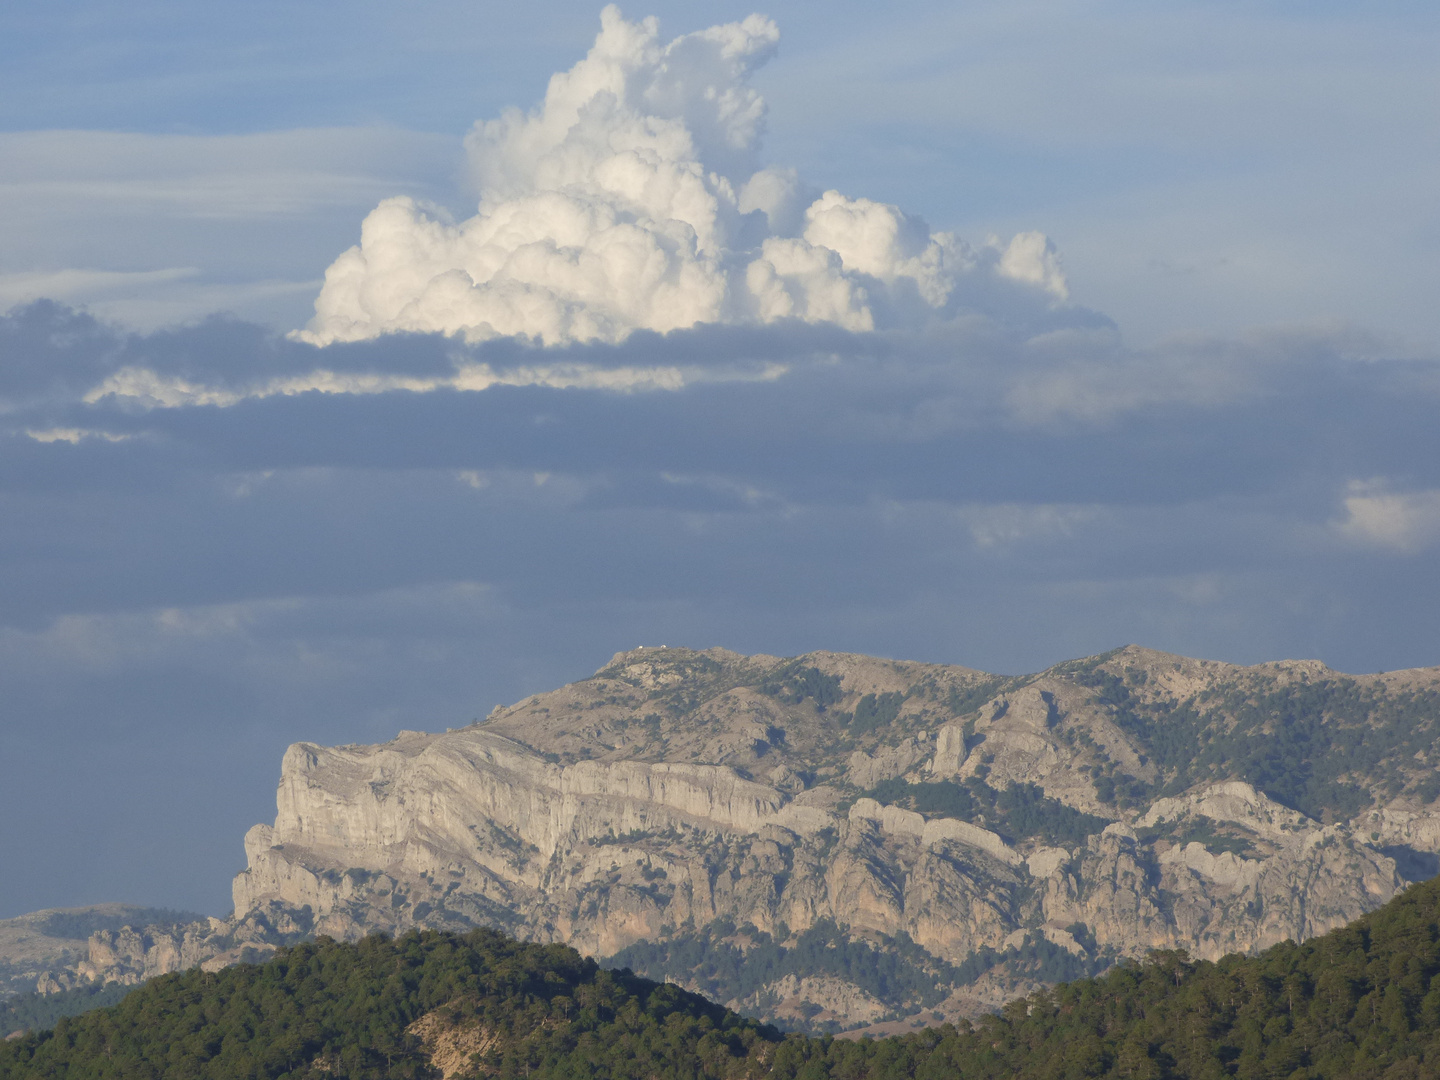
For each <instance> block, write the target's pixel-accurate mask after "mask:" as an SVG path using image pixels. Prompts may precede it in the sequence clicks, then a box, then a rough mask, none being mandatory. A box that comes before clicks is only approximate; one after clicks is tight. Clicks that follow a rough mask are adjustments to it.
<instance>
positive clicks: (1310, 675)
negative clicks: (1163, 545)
mask: <svg viewBox="0 0 1440 1080" xmlns="http://www.w3.org/2000/svg"><path fill="white" fill-rule="evenodd" d="M1437 736H1440V671H1437V670H1436V669H1424V670H1415V671H1405V672H1392V673H1387V674H1381V675H1367V676H1349V675H1343V674H1340V673H1337V672H1333V671H1331V670H1329V669H1327V668H1325V667H1324V666H1323V665H1321V664H1319V663H1317V662H1314V661H1288V662H1278V663H1271V664H1263V665H1258V666H1255V667H1238V666H1233V665H1228V664H1221V663H1215V662H1211V661H1201V660H1191V659H1186V658H1184V657H1178V656H1171V655H1168V654H1164V653H1158V652H1154V651H1152V650H1147V649H1142V648H1138V647H1134V646H1131V647H1128V648H1125V649H1120V650H1117V651H1115V652H1111V653H1107V654H1104V655H1102V656H1097V657H1091V658H1088V659H1085V660H1078V661H1073V662H1069V663H1066V664H1061V665H1059V666H1057V667H1054V668H1051V669H1049V670H1047V671H1045V672H1042V673H1039V674H1036V675H1029V676H1023V677H1013V678H1012V677H1002V676H996V675H989V674H986V673H983V672H979V671H973V670H970V669H966V668H959V667H950V666H943V665H932V664H919V663H907V662H898V661H890V660H879V659H874V658H870V657H863V656H853V655H846V654H837V653H812V654H809V655H806V656H802V657H796V658H789V659H782V658H778V657H769V656H741V655H739V654H736V653H732V652H727V651H725V650H722V649H711V650H706V651H703V652H699V651H692V650H689V649H669V648H646V649H636V650H632V651H630V652H625V653H620V654H617V655H616V656H615V658H614V659H613V660H612V661H611V662H610V663H609V664H607V665H606V666H605V667H604V668H602V669H601V670H600V671H599V672H597V673H596V674H595V675H594V676H593V677H592V678H589V679H586V680H583V681H581V682H578V683H574V684H572V685H570V686H566V687H563V688H561V689H559V690H555V691H552V692H550V693H545V694H537V695H535V696H533V697H530V698H526V699H525V700H523V701H521V702H518V703H517V704H515V705H512V706H510V707H509V708H501V707H497V708H496V710H495V711H494V712H492V713H491V715H490V716H489V717H488V718H487V719H486V720H484V721H483V722H481V723H477V724H474V725H471V726H469V727H466V728H462V729H458V730H452V731H448V732H445V733H439V734H426V733H422V732H402V733H401V734H400V735H399V736H397V738H396V739H394V740H392V741H391V742H390V743H387V744H384V745H381V746H344V747H329V748H327V747H321V746H315V745H311V744H303V743H302V744H297V745H296V746H293V747H291V748H290V749H289V750H288V751H287V753H286V755H285V758H284V761H283V763H282V768H281V780H280V787H279V793H278V800H277V801H278V814H277V817H276V820H275V822H274V824H273V825H257V826H256V827H254V828H253V829H251V830H250V832H249V833H248V834H247V835H246V838H245V849H246V854H247V861H248V866H247V869H246V870H245V871H244V872H242V873H241V874H240V875H239V876H238V877H237V878H236V880H235V884H234V899H235V914H234V916H233V917H232V918H231V920H229V921H228V922H224V923H221V922H220V921H219V920H216V921H215V922H214V924H196V925H195V926H192V927H190V928H187V929H183V930H181V929H172V930H169V931H165V932H163V933H159V934H158V935H157V934H151V935H150V937H151V939H152V942H153V943H152V944H150V945H147V944H146V934H148V933H150V932H149V931H144V932H141V931H135V932H132V933H131V936H130V937H129V938H126V939H124V940H123V941H122V940H121V937H122V936H123V935H117V934H109V935H108V936H107V935H105V934H101V935H97V936H95V937H92V939H91V950H92V953H95V952H96V951H97V950H98V952H99V953H100V954H103V955H100V956H99V957H98V959H99V960H100V961H103V962H98V963H97V962H96V957H95V956H93V955H92V957H91V961H90V963H91V967H90V969H88V970H87V972H86V973H85V975H86V977H90V978H96V977H98V978H99V979H101V980H102V981H103V980H107V979H114V980H122V981H124V980H129V981H135V980H137V979H138V978H140V977H141V976H142V974H143V973H148V972H153V971H154V970H156V969H157V967H161V968H163V965H156V964H155V963H153V962H152V954H153V952H154V950H155V949H156V948H160V949H164V950H167V952H166V955H167V956H174V955H183V956H186V957H188V958H190V962H191V963H194V962H197V961H196V959H195V958H196V957H199V958H201V959H206V960H207V962H208V963H210V964H211V965H212V966H214V965H218V964H220V963H223V962H225V961H227V960H228V959H234V958H236V957H237V956H238V955H241V953H240V952H239V950H243V949H249V950H250V952H249V954H248V955H249V956H251V957H260V956H263V955H265V954H266V952H267V951H268V950H273V948H274V947H275V946H276V944H278V943H281V942H286V941H294V940H299V939H300V938H301V937H303V936H306V935H312V934H326V935H330V936H333V937H336V938H341V939H349V940H354V939H357V938H359V937H362V936H363V935H365V934H366V933H368V932H370V931H372V930H377V929H379V930H385V931H389V932H404V931H406V930H408V929H410V928H411V927H416V926H428V927H436V928H442V929H451V930H463V929H467V928H469V927H472V926H491V927H498V928H502V929H504V930H506V931H508V932H510V933H512V934H515V935H517V936H519V937H522V938H526V939H529V940H533V941H539V942H565V943H568V944H570V945H573V946H574V947H576V948H577V949H579V950H581V951H582V952H585V953H588V954H591V955H594V956H597V957H601V958H605V959H606V960H607V962H609V963H612V964H619V965H626V966H629V967H631V968H633V969H634V970H636V971H638V972H640V973H641V974H644V975H647V976H650V977H654V978H667V979H671V980H674V981H676V982H679V983H681V984H682V985H684V986H686V987H687V988H690V989H693V990H697V991H701V992H704V993H706V994H708V995H710V996H712V997H714V998H716V999H718V1000H720V1001H723V1002H725V1003H726V1004H727V1005H728V1006H730V1007H731V1008H734V1009H737V1010H739V1011H743V1012H745V1013H746V1014H748V1015H752V1016H756V1017H759V1018H763V1019H771V1020H775V1021H777V1022H781V1023H784V1024H788V1025H791V1026H803V1027H808V1028H809V1029H811V1030H838V1029H857V1028H865V1029H867V1030H871V1031H877V1032H878V1031H887V1030H896V1029H897V1028H906V1029H908V1028H909V1027H910V1026H912V1025H923V1024H927V1023H936V1022H939V1021H941V1020H944V1019H956V1018H959V1017H962V1016H974V1015H978V1014H980V1013H982V1012H984V1011H986V1010H988V1009H993V1008H996V1007H998V1006H1000V1005H1001V1004H1002V1003H1003V1002H1004V1001H1006V1000H1009V999H1010V998H1012V997H1015V996H1017V995H1019V994H1023V993H1026V992H1029V991H1031V990H1033V989H1035V988H1036V987H1038V986H1040V985H1043V984H1047V983H1054V982H1057V981H1059V980H1063V979H1073V978H1076V977H1079V976H1083V975H1086V974H1090V973H1094V972H1098V971H1101V970H1104V969H1105V968H1107V967H1109V966H1111V965H1112V964H1113V963H1114V962H1115V961H1116V960H1117V959H1119V958H1122V957H1138V956H1143V955H1144V954H1145V953H1147V952H1148V951H1149V950H1151V949H1176V948H1182V949H1185V950H1188V952H1189V953H1190V954H1191V955H1193V956H1196V957H1199V958H1206V959H1215V958H1218V957H1220V956H1222V955H1224V954H1227V953H1231V952H1243V953H1254V952H1257V951H1259V950H1261V949H1264V948H1266V947H1268V946H1270V945H1272V944H1274V943H1276V942H1280V941H1283V940H1286V939H1291V940H1295V941H1305V940H1308V939H1310V938H1314V937H1316V936H1318V935H1320V934H1324V933H1325V932H1327V931H1329V930H1332V929H1334V928H1337V927H1340V926H1343V925H1345V924H1346V923H1349V922H1351V921H1353V920H1355V919H1356V918H1359V917H1360V916H1362V915H1364V914H1365V913H1367V912H1370V911H1373V910H1375V909H1376V908H1378V907H1379V906H1380V905H1382V904H1384V903H1385V902H1386V901H1388V900H1390V899H1391V898H1393V897H1394V896H1396V895H1397V894H1398V893H1399V892H1400V891H1401V890H1402V889H1404V888H1405V887H1406V886H1407V885H1408V884H1409V883H1411V882H1414V881H1418V880H1422V879H1424V878H1426V877H1429V876H1431V875H1432V874H1434V873H1435V872H1436V870H1437V868H1440V805H1437V804H1436V802H1435V800H1436V796H1437V794H1440V772H1437V770H1436V765H1437V753H1440V746H1437ZM187 935H188V936H187ZM207 951H208V953H209V956H208V957H207V955H206V954H207ZM212 957H213V958H216V959H212ZM167 962H168V961H167ZM52 978H53V979H54V980H55V981H56V983H57V984H58V985H66V980H67V979H68V980H69V983H70V984H72V985H73V984H78V983H79V982H82V981H83V977H82V976H81V975H80V974H79V973H74V974H69V975H67V974H66V973H64V972H60V973H56V974H55V975H53V976H52Z"/></svg>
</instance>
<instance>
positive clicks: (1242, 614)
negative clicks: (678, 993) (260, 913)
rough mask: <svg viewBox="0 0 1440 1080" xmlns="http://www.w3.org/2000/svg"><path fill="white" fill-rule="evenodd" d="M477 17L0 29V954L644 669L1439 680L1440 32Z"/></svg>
mask: <svg viewBox="0 0 1440 1080" xmlns="http://www.w3.org/2000/svg"><path fill="white" fill-rule="evenodd" d="M516 8H517V6H516V5H500V4H490V3H483V2H471V3H460V2H458V0H457V2H451V0H434V2H431V0H406V2H402V3H389V4H380V3H365V2H356V3H331V4H323V5H319V4H317V5H294V4H279V3H270V2H264V0H262V2H254V3H247V4H244V5H220V6H217V5H193V4H181V3H178V2H167V0H154V2H145V0H140V2H137V3H135V4H130V5H125V6H124V7H123V8H121V7H117V6H115V5H102V4H100V3H98V2H95V0H73V2H52V3H47V4H44V5H41V4H39V3H36V2H32V0H19V2H17V3H13V4H10V5H7V6H6V8H5V11H4V12H3V13H0V192H3V194H4V197H3V198H0V500H3V502H0V506H3V513H0V680H3V686H4V688H5V693H4V696H3V702H4V704H3V711H0V819H3V820H4V821H5V822H6V823H7V826H8V827H7V828H5V829H4V830H0V866H3V867H4V868H5V869H4V871H3V873H0V917H7V916H11V915H15V914H19V913H21V912H24V911H29V910H34V909H38V908H42V907H50V906H67V905H77V904H84V903H94V902H101V901H108V900H125V901H131V902H136V903H144V904H152V905H162V906H170V907H176V908H185V909H190V910H196V911H202V912H205V913H210V914H217V915H224V914H225V913H227V912H228V910H229V879H230V877H231V875H233V874H234V873H235V872H236V871H238V870H239V869H241V868H242V866H243V852H242V849H241V844H240V840H241V837H242V835H243V833H244V831H245V829H246V828H248V827H249V826H250V825H252V824H254V823H256V822H260V821H268V820H270V819H272V818H273V815H274V790H275V782H276V779H277V777H278V769H279V762H280V757H281V754H282V753H283V751H284V748H285V747H286V746H287V745H288V744H290V743H291V742H294V741H298V740H309V741H316V742H321V743H349V742H378V741H385V740H387V739H389V738H391V737H392V736H393V735H394V734H395V733H396V732H397V731H399V730H401V729H420V730H432V731H433V730H443V729H445V728H447V727H456V726H460V725H463V724H466V723H469V722H471V721H472V720H474V719H476V718H479V717H483V716H484V715H485V714H486V713H488V712H489V711H490V709H491V708H492V707H493V706H494V705H495V704H497V703H508V702H512V701H515V700H518V699H519V698H521V697H524V696H526V695H528V694H530V693H534V692H536V691H540V690H544V689H549V688H552V687H555V686H558V685H560V684H562V683H564V682H567V681H571V680H573V679H577V678H582V677H584V676H586V675H587V674H589V673H590V672H592V671H594V670H595V669H596V668H598V667H601V666H602V665H603V664H604V663H605V662H606V661H607V660H608V658H609V657H610V655H611V654H612V653H614V652H615V651H617V650H621V649H627V648H631V647H634V646H636V645H641V644H646V645H656V644H670V645H689V646H694V647H698V648H704V647H708V646H712V645H721V646H725V647H727V648H731V649H736V650H739V651H742V652H766V653H771V654H775V655H795V654H799V653H802V652H806V651H810V650H814V649H835V650H849V651H857V652H865V653H871V654H877V655H884V656H893V657H898V658H907V659H917V660H925V661H935V662H944V663H956V664H964V665H967V666H971V667H976V668H981V669H984V670H988V671H995V672H1001V673H1006V674H1016V673H1023V672H1028V671H1035V670H1039V669H1041V668H1043V667H1046V666H1048V665H1050V664H1053V663H1057V662H1059V661H1061V660H1065V659H1070V658H1073V657H1078V656H1083V655H1089V654H1093V653H1096V652H1099V651H1102V650H1105V649H1109V648H1113V647H1116V646H1119V645H1122V644H1126V643H1129V642H1137V643H1140V644H1144V645H1148V646H1151V647H1154V648H1159V649H1165V650H1169V651H1173V652H1177V653H1183V654H1186V655H1192V656H1203V657H1208V658H1213V659H1220V660H1227V661H1233V662H1238V663H1255V662H1259V661H1264V660H1272V659H1281V658H1288V657H1293V658H1318V659H1321V660H1323V661H1325V662H1326V663H1328V664H1330V665H1331V666H1332V667H1335V668H1337V669H1339V670H1342V671H1351V672H1364V671H1376V670H1393V669H1397V668H1403V667H1411V666H1421V665H1434V664H1440V645H1437V643H1440V616H1437V611H1440V572H1437V569H1440V568H1437V562H1436V555H1437V552H1440V424H1437V423H1436V419H1437V412H1440V303H1437V300H1440V268H1437V260H1436V257H1435V255H1436V250H1437V246H1440V244H1437V241H1440V211H1437V201H1440V200H1437V192H1440V69H1437V67H1436V65H1435V64H1434V60H1433V58H1434V56H1435V55H1436V54H1437V49H1440V12H1437V10H1436V9H1435V7H1434V5H1433V4H1420V3H1399V2H1396V3H1367V4H1343V5H1342V4H1338V3H1303V4H1302V3H1252V4H1246V5H1240V4H1230V3H1219V2H1209V3H1177V4H1171V5H1163V6H1160V7H1157V6H1156V5H1139V4H1127V3H1082V2H1060V0H1056V2H1045V3H1040V2H1037V3H1010V4H1000V3H971V4H964V5H939V4H933V3H918V2H912V3H897V4H892V5H887V6H884V7H883V8H877V7H876V6H875V5H860V4H849V3H837V4H832V5H825V6H823V7H817V6H816V5H806V4H800V3H795V2H793V0H792V2H786V3H775V4H770V5H767V6H764V7H760V8H758V9H757V8H752V7H750V6H748V5H734V4H730V3H718V4H714V5H707V7H706V9H705V11H704V15H703V17H702V16H701V15H699V14H697V12H696V10H695V9H694V7H693V5H676V4H652V5H650V6H648V7H646V8H643V9H642V8H639V7H634V6H626V7H624V8H623V10H622V9H606V10H605V11H604V12H603V13H602V10H601V7H600V5H598V4H588V5H581V4H575V3H568V2H567V3H556V4H550V5H545V6H543V7H541V6H530V7H528V8H525V9H523V10H517V9H516ZM649 16H654V17H655V18H656V21H654V22H647V21H646V19H647V17H649ZM552 76H554V79H553V80H552Z"/></svg>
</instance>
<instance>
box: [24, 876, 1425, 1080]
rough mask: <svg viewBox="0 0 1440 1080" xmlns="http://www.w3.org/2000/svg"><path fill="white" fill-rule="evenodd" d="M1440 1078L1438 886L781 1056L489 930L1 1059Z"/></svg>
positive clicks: (406, 1072) (162, 1069)
mask: <svg viewBox="0 0 1440 1080" xmlns="http://www.w3.org/2000/svg"><path fill="white" fill-rule="evenodd" d="M1437 1073H1440V881H1432V882H1428V883H1426V884H1423V885H1418V886H1415V887H1414V888H1412V889H1410V890H1408V891H1407V892H1405V893H1404V894H1403V895H1401V896H1400V897H1398V898H1396V899H1395V900H1393V901H1392V902H1391V903H1389V904H1388V905H1386V906H1385V907H1384V908H1382V909H1380V910H1378V911H1376V912H1373V913H1372V914H1370V915H1368V916H1366V917H1364V918H1362V919H1360V920H1359V921H1358V922H1356V923H1355V924H1353V925H1351V926H1348V927H1345V928H1343V929H1341V930H1337V931H1334V932H1332V933H1330V934H1327V935H1325V936H1324V937H1321V938H1316V939H1314V940H1312V941H1309V942H1306V943H1305V944H1303V945H1295V944H1292V943H1289V942H1286V943H1283V944H1281V945H1278V946H1275V947H1274V948H1271V949H1269V950H1267V951H1265V952H1264V953H1262V954H1261V955H1259V956H1256V957H1248V958H1247V957H1239V956H1235V957H1227V958H1225V959H1223V960H1221V961H1219V962H1218V963H1209V962H1205V961H1200V962H1191V961H1189V960H1188V959H1187V958H1186V957H1185V956H1184V955H1183V954H1181V953H1178V952H1159V953H1155V954H1152V955H1151V956H1150V957H1149V958H1148V959H1146V960H1144V961H1142V962H1138V963H1137V962H1127V963H1124V964H1122V965H1121V966H1119V967H1117V968H1116V969H1114V970H1112V971H1111V972H1110V973H1109V974H1108V975H1105V976H1103V977H1101V978H1097V979H1082V980H1079V981H1076V982H1072V983H1068V984H1064V985H1061V986H1058V987H1054V988H1052V989H1048V990H1044V991H1041V992H1038V993H1036V994H1033V995H1031V996H1030V997H1029V998H1026V999H1023V1000H1020V1001H1016V1002H1014V1003H1012V1004H1011V1005H1009V1006H1007V1007H1006V1008H1005V1009H1004V1010H1003V1011H1002V1012H1001V1013H1000V1014H999V1015H995V1016H989V1017H985V1018H983V1019H981V1020H980V1021H979V1022H978V1023H976V1024H974V1025H971V1024H968V1023H962V1024H960V1025H959V1026H953V1025H948V1024H947V1025H945V1026H944V1027H940V1028H933V1029H929V1030H926V1031H922V1032H917V1033H914V1034H910V1035H904V1036H899V1037H895V1038H888V1039H875V1040H872V1039H859V1040H853V1041H852V1040H845V1039H835V1038H831V1037H824V1038H811V1037H806V1036H802V1035H788V1036H785V1035H781V1033H779V1032H778V1031H776V1030H775V1029H774V1028H772V1027H767V1026H762V1025H760V1024H758V1023H756V1022H754V1021H751V1020H746V1019H744V1018H742V1017H740V1016H738V1015H736V1014H734V1013H732V1012H729V1011H727V1010H725V1009H723V1008H721V1007H719V1006H717V1005H713V1004H711V1003H710V1002H707V1001H706V1000H705V999H703V998H701V997H698V996H696V995H694V994H689V993H686V992H685V991H682V990H680V989H678V988H676V987H673V986H668V985H659V984H656V983H652V982H648V981H646V980H643V979H640V978H637V977H635V976H633V975H631V974H630V973H629V972H624V971H622V972H613V971H607V970H605V969H602V968H600V967H599V966H598V965H596V964H595V962H594V961H592V960H589V959H586V958H584V957H581V956H580V955H579V954H578V953H576V952H574V951H573V950H571V949H569V948H566V947H563V946H558V945H549V946H539V945H524V944H520V943H518V942H515V941H512V940H510V939H508V938H505V937H503V936H502V935H500V934H497V933H494V932H492V931H486V930H481V931H475V932H473V933H471V934H468V935H465V936H463V937H461V936H456V935H452V934H444V933H438V932H433V931H430V932H423V933H411V934H408V935H406V936H404V937H402V938H400V939H399V940H395V941H392V940H390V939H388V938H385V937H382V936H379V935H376V936H372V937H370V938H367V939H365V940H364V941H361V942H359V943H358V944H354V945H346V944H340V943H336V942H334V941H330V940H322V941H319V942H316V943H313V944H305V945H299V946H296V947H293V948H290V949H286V950H283V951H282V952H281V953H280V954H279V955H278V956H277V957H276V958H275V959H274V960H272V961H270V962H269V963H267V964H264V965H258V966H257V965H237V966H235V967H232V968H229V969H227V970H225V971H221V972H218V973H213V974H212V973H204V972H199V971H193V972H190V973H187V974H184V975H170V976H164V977H162V978H159V979H156V980H154V981H153V982H151V983H150V984H148V985H146V986H145V987H143V988H141V989H140V990H138V991H136V992H135V993H133V994H131V995H130V996H129V997H127V998H126V999H125V1000H124V1001H122V1002H121V1003H120V1004H119V1005H116V1006H114V1007H111V1008H109V1009H104V1010H98V1011H95V1012H92V1013H87V1014H85V1015H84V1016H81V1017H78V1018H74V1019H70V1020H63V1021H61V1022H60V1023H59V1024H58V1025H57V1026H56V1028H55V1030H54V1031H52V1032H44V1033H40V1034H31V1035H27V1036H25V1037H23V1038H20V1039H15V1040H11V1041H9V1042H7V1043H4V1044H0V1078H4V1080H12V1078H13V1080H20V1078H40V1077H47V1078H48V1077H55V1078H60V1077H65V1078H67V1080H88V1078H108V1077H115V1078H126V1080H129V1078H134V1077H154V1078H157V1080H159V1078H167V1080H168V1078H174V1080H208V1078H213V1080H220V1078H231V1077H236V1078H238V1077H247V1078H248V1077H255V1078H280V1077H296V1078H299V1077H354V1078H361V1077H365V1078H370V1077H375V1078H380V1077H395V1078H402V1077H403V1078H420V1077H440V1076H443V1077H463V1076H495V1077H502V1078H506V1080H509V1078H519V1077H522V1076H523V1077H527V1078H533V1080H711V1078H713V1080H741V1078H755V1080H760V1078H766V1080H771V1078H773V1080H912V1078H913V1080H942V1078H951V1077H958V1078H986V1080H1001V1078H1006V1077H1020V1076H1023V1077H1025V1078H1027V1080H1068V1078H1072V1077H1074V1078H1081V1077H1117V1078H1120V1077H1125V1078H1151V1080H1160V1078H1166V1077H1176V1078H1194V1080H1202V1078H1203V1080H1210V1078H1222V1077H1229V1076H1234V1077H1238V1078H1241V1080H1260V1078H1267V1077H1288V1078H1296V1080H1300V1078H1303V1080H1350V1078H1354V1080H1359V1078H1362V1077H1364V1078H1369V1077H1375V1078H1383V1080H1420V1078H1422V1077H1433V1076H1435V1075H1437Z"/></svg>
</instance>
